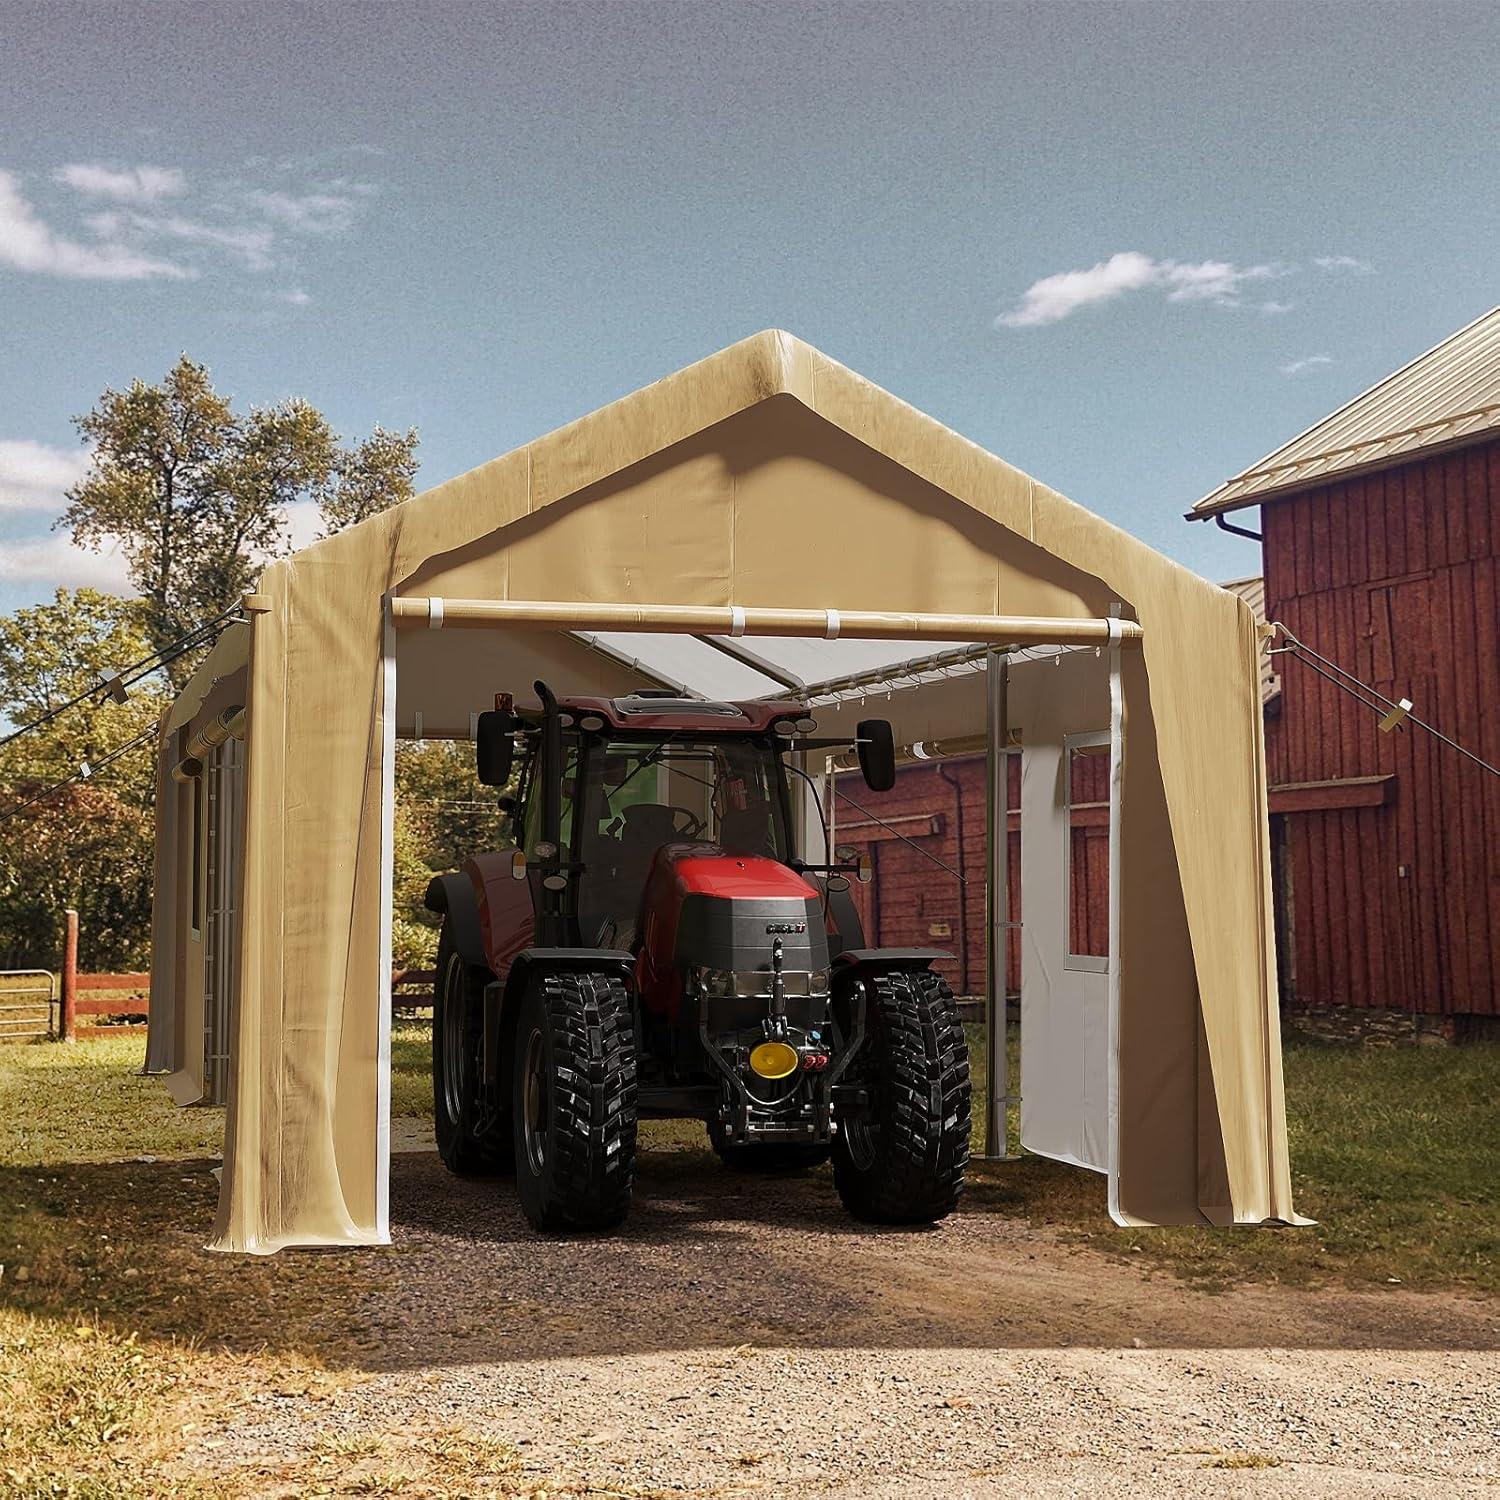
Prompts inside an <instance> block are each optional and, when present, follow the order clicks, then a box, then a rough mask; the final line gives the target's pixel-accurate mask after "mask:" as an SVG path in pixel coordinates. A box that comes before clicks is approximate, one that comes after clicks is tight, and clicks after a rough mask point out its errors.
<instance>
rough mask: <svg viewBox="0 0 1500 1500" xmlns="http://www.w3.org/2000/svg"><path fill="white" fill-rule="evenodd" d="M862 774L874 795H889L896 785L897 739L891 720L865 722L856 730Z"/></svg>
mask: <svg viewBox="0 0 1500 1500" xmlns="http://www.w3.org/2000/svg"><path fill="white" fill-rule="evenodd" d="M855 734H856V736H857V739H858V743H857V745H856V747H855V748H856V753H857V754H858V756H859V770H860V774H861V775H862V776H863V777H864V778H865V785H866V786H867V787H869V789H870V790H871V791H872V792H888V791H890V789H891V788H892V787H893V786H895V784H896V737H895V735H894V734H892V733H891V721H890V720H889V719H861V720H860V721H859V727H858V728H857V729H856V730H855Z"/></svg>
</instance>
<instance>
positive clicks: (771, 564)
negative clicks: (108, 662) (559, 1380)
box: [152, 332, 1292, 1251]
mask: <svg viewBox="0 0 1500 1500" xmlns="http://www.w3.org/2000/svg"><path fill="white" fill-rule="evenodd" d="M393 596H406V597H411V598H424V597H425V598H432V597H438V598H447V599H454V600H458V599H477V600H494V601H520V600H537V601H556V602H558V603H561V604H567V605H569V606H579V605H591V604H592V605H598V604H603V605H613V604H621V605H631V606H637V607H645V608H649V607H654V606H664V607H672V606H700V607H701V606H714V607H728V606H739V607H749V608H751V609H752V610H754V609H799V608H800V609H807V608H813V609H818V610H834V611H840V612H845V613H853V612H856V611H861V610H866V611H898V612H904V613H906V614H916V613H926V614H939V615H941V614H953V615H966V616H972V617H992V616H1031V617H1043V618H1047V619H1052V620H1057V621H1064V622H1067V621H1078V620H1080V619H1093V620H1097V619H1100V618H1103V617H1105V616H1106V615H1107V614H1109V613H1110V611H1111V609H1112V607H1113V606H1120V607H1122V608H1123V612H1124V613H1125V614H1126V615H1127V616H1130V615H1134V617H1135V618H1136V619H1138V620H1139V622H1140V625H1141V628H1142V633H1143V634H1142V639H1141V640H1140V641H1139V643H1137V644H1133V645H1131V646H1130V647H1128V648H1127V649H1126V650H1125V651H1124V652H1123V653H1122V660H1123V665H1122V679H1123V693H1124V722H1125V725H1126V734H1125V743H1126V744H1127V746H1128V750H1127V753H1126V757H1125V763H1124V766H1123V779H1122V784H1123V794H1122V798H1121V844H1122V861H1121V869H1120V874H1121V882H1120V894H1119V901H1120V952H1119V953H1118V955H1117V957H1116V962H1117V963H1118V965H1119V969H1120V976H1121V977H1120V1014H1121V1027H1120V1035H1119V1037H1118V1048H1119V1078H1120V1109H1119V1116H1120V1121H1121V1126H1120V1159H1119V1189H1120V1207H1121V1216H1122V1217H1123V1218H1127V1219H1130V1220H1133V1221H1136V1222H1151V1223H1181V1222H1197V1223H1202V1222H1205V1221H1207V1222H1217V1223H1228V1222H1240V1223H1259V1222H1263V1221H1269V1220H1289V1219H1290V1218H1291V1217H1292V1209H1291V1194H1290V1186H1289V1177H1288V1172H1287V1163H1286V1149H1285V1123H1284V1119H1283V1113H1282V1088H1281V1073H1280V1051H1279V1043H1278V1041H1277V1031H1276V1026H1277V1008H1276V993H1275V965H1274V951H1273V940H1272V929H1271V918H1270V901H1269V875H1268V869H1269V865H1268V851H1267V825H1266V817H1265V779H1264V759H1263V751H1262V745H1261V720H1260V696H1259V685H1258V684H1259V659H1258V649H1259V643H1258V640H1257V635H1256V628H1255V622H1254V620H1253V618H1252V617H1251V615H1250V611H1249V609H1248V608H1247V607H1246V606H1245V605H1244V603H1243V602H1242V601H1240V600H1239V599H1237V598H1236V597H1235V596H1233V595H1231V594H1228V593H1225V592H1224V591H1222V590H1220V589H1217V588H1215V587H1214V586H1213V585H1211V584H1209V583H1207V582H1205V581H1204V580H1202V579H1200V578H1198V577H1197V576H1195V575H1193V574H1191V573H1188V572H1187V571H1185V570H1183V569H1181V568H1179V567H1177V566H1176V565H1175V564H1173V563H1171V562H1170V561H1169V560H1167V559H1166V558H1163V557H1161V556H1160V555H1159V554H1157V553H1155V552H1153V551H1152V550H1151V549H1149V548H1148V547H1146V546H1144V544H1142V543H1140V542H1137V541H1136V540H1134V539H1133V538H1131V537H1129V536H1127V535H1125V534H1124V533H1122V532H1120V531H1118V530H1117V529H1116V528H1114V527H1112V526H1110V525H1108V524H1107V523H1106V522H1104V521H1102V520H1100V519H1099V518H1098V517H1096V516H1094V515H1092V514H1090V513H1089V512H1087V511H1085V510H1083V509H1082V508H1080V507H1079V506H1076V505H1074V504H1072V503H1071V502H1070V501H1068V500H1066V499H1064V498H1063V497H1062V496H1060V495H1058V494H1056V493H1055V492H1053V491H1051V490H1048V489H1046V488H1045V487H1044V486H1042V485H1040V484H1038V483H1037V482H1036V481H1034V480H1032V479H1030V478H1029V477H1027V476H1026V475H1024V474H1022V473H1020V472H1019V471H1018V470H1016V469H1014V468H1011V467H1010V466H1009V465H1007V464H1005V463H1004V462H1003V461H1002V460H1000V459H998V458H996V457H994V456H993V455H991V454H988V453H986V452H984V451H983V450H982V449H980V448H978V447H976V446H975V445H973V444H972V443H969V442H967V441H966V440H965V439H963V438H961V437H959V436H957V435H956V434H954V433H952V432H950V431H949V430H947V429H946V428H943V427H942V426H940V425H939V424H938V423H936V422H933V421H932V420H931V419H930V418H927V417H925V416H923V415H922V414H921V413H919V412H917V411H915V410H914V409H912V408H911V407H909V406H906V405H905V404H904V403H902V402H900V401H899V400H897V399H896V398H894V397H892V396H890V395H888V394H887V393H886V392H884V391H881V390H879V389H878V388H877V387H875V386H872V385H870V384H869V383H868V382H866V381H864V380H862V379H861V378H860V377H859V376H857V375H855V374H853V373H852V372H851V371H849V370H847V369H845V368H843V367H842V366H840V365H838V364H836V363H835V362H834V361H832V360H829V359H827V358H826V357H825V356H823V355H821V354H819V353H818V352H817V351H816V350H814V349H812V348H810V347H809V346H807V345H806V344H803V343H801V342H799V341H798V340H796V339H794V338H792V337H791V336H790V335H787V334H784V333H779V332H768V333H764V334H759V335H756V336H755V337H753V338H751V339H748V340H745V341H744V342H743V343H740V344H737V345H735V346H733V347H732V348H730V349H727V350H725V351H723V352H722V353H720V354H718V355H715V356H713V357H712V358H710V359H707V360H705V361H703V362H701V363H700V364H697V365H694V366H691V367H690V368H688V369H686V370H684V371H681V372H679V373H678V374H676V375H674V376H671V377H669V378H667V379H666V380H663V381H659V382H657V383H656V384H655V385H652V386H649V387H647V388H645V389H643V390H641V391H639V392H636V393H635V394H634V395H632V396H629V397H626V398H624V399H623V400H621V401H618V402H616V403H614V404H613V405H611V406H609V407H606V408H604V409H602V410H601V411H598V412H595V413H593V414H592V415H591V416H588V417H585V418H582V419H581V420H580V421H578V422H575V423H573V424H572V425H571V426H569V427H566V428H563V429H561V430H559V431H558V432H555V433H552V434H550V435H549V436H547V437H544V438H541V439H538V440H537V441H536V442H534V443H531V444H529V445H528V446H527V447H525V448H522V449H518V450H516V451H515V452H513V453H511V454H508V455H506V456H505V457H503V458H499V459H496V460H495V461H493V462H492V463H489V464H486V465H484V466H483V467H481V468H479V469H476V470H474V471H473V472H471V473H469V474H466V475H463V476H461V477H459V478H457V479H455V480H452V481H450V482H449V483H447V484H444V485H441V486H439V487H438V488H437V489H435V490H432V491H429V492H427V493H426V494H424V495H421V496H419V497H417V498H416V499H414V500H412V501H410V502H408V503H407V504H405V505H403V506H400V507H397V508H396V509H395V510H392V511H390V512H387V513H385V514H382V515H380V516H377V517H374V518H372V519H371V520H369V521H367V522H365V523H363V524H361V525H359V526H357V527H353V528H351V529H349V530H348V531H346V532H343V533H340V534H339V535H337V536H335V537H332V538H329V539H327V540H325V541H323V542H320V543H318V544H316V545H315V546H313V547H311V548H309V549H307V550H306V551H304V552H302V553H299V554H297V555H296V556H295V557H293V558H291V559H288V560H287V561H285V562H282V563H278V564H275V565H273V566H272V567H271V568H270V569H268V570H267V573H266V574H265V576H264V578H263V580H262V582H261V585H260V592H259V593H258V594H257V595H256V596H254V598H253V599H252V600H251V601H249V609H250V614H249V620H250V623H249V624H248V626H245V627H238V628H237V629H236V631H235V633H234V636H233V640H232V642H230V643H229V644H225V645H222V646H221V649H220V650H218V651H216V652H215V657H216V658H217V660H215V659H212V658H211V659H210V661H209V662H207V663H205V666H204V668H203V669H202V670H201V671H200V673H199V674H198V677H197V678H195V679H194V681H193V682H192V683H190V684H189V687H188V689H187V690H186V692H185V693H184V695H183V699H182V701H181V702H180V703H179V705H178V706H177V708H176V709H175V710H174V712H173V714H172V716H171V717H170V719H169V720H168V723H167V725H166V732H165V733H164V735H163V742H162V764H163V767H164V768H166V767H168V766H169V763H170V762H171V761H172V759H173V757H174V756H176V755H178V754H179V753H180V749H181V745H182V743H183V740H182V736H183V735H184V734H186V733H189V732H190V731H191V729H192V727H193V725H194V724H195V723H198V722H199V721H200V719H201V718H202V717H203V716H204V715H206V714H208V713H210V712H221V711H222V709H223V707H224V706H225V704H226V702H227V701H229V700H232V699H237V700H241V701H243V703H244V706H245V708H246V716H245V724H246V730H245V732H246V756H245V772H244V774H245V778H246V780H245V814H244V827H243V840H242V842H243V851H242V857H241V858H240V861H239V866H238V869H237V875H236V879H237V883H238V896H237V902H238V909H239V912H240V920H241V932H240V936H239V940H238V960H237V969H236V977H237V990H238V1003H237V1006H236V1013H235V1019H234V1023H233V1038H232V1052H231V1067H230V1085H229V1094H230V1098H229V1118H228V1126H227V1136H226V1153H225V1170H224V1176H223V1190H222V1195H221V1202H220V1214H219V1220H218V1225H217V1230H216V1235H217V1244H218V1246H219V1247H220V1248H226V1249H239V1250H252V1251H267V1250H273V1249H276V1248H279V1247H280V1246H283V1245H292V1244H338V1243H344V1244H359V1243H372V1242H376V1243H378V1242H380V1241H382V1240H383V1239H384V1238H385V1237H386V1235H387V1233H388V1225H387V1206H386V1169H387V1160H386V1157H385V1154H384V1153H385V1139H384V1136H383V1133H382V1132H383V1130H384V1128H385V1125H386V1124H387V1123H388V1108H389V1101H388V1095H387V1094H386V1093H385V1090H386V1089H387V1088H388V1080H386V1079H385V1078H383V1076H382V1075H383V1072H384V1065H385V1062H386V1058H385V1055H384V1048H385V1047H386V1045H387V1043H388V1026H387V1017H388V1012H387V1010H386V1008H385V1006H384V1005H383V994H384V992H385V988H386V983H387V982H388V953H389V949H388V942H389V920H390V919H389V911H388V909H386V908H387V906H388V893H389V861H390V853H389V842H388V838H389V777H390V753H389V747H390V745H391V744H392V743H393V741H394V738H395V737H397V736H411V735H414V734H416V733H418V732H419V731H420V733H422V734H423V735H454V736H461V735H464V734H466V733H467V732H468V727H469V723H470V716H471V715H472V714H473V713H474V712H475V711H477V710H479V709H482V708H485V707H487V706H489V704H490V702H492V700H493V695H494V693H495V692H497V691H511V692H515V693H516V694H517V696H518V697H524V696H527V695H528V694H529V689H530V684H531V682H532V680H533V679H534V678H536V677H544V678H546V680H547V681H548V682H549V684H550V685H551V686H552V687H553V688H554V690H556V691H559V692H605V693H616V692H620V691H627V690H629V689H631V688H633V687H638V686H642V685H648V684H652V683H655V682H657V681H660V680H662V679H667V680H671V681H680V682H681V683H683V684H684V685H685V686H687V687H689V688H690V689H692V690H693V691H696V692H700V693H702V694H704V695H705V696H711V697H747V696H768V695H773V694H780V693H781V692H782V691H783V688H782V685H781V684H779V683H777V682H776V681H775V680H774V676H775V675H784V674H787V673H789V674H791V675H792V676H794V677H795V678H797V679H799V680H800V681H802V682H805V683H821V682H825V681H827V680H828V679H830V678H834V677H841V676H846V675H849V674H853V673H857V672H860V671H862V670H864V669H867V668H871V667H879V666H882V665H887V664H890V663H896V662H904V661H907V660H909V659H911V658H912V657H914V656H922V655H927V654H930V653H935V652H938V651H941V650H943V649H944V647H945V646H959V645H962V644H963V642H962V640H961V639H960V640H957V641H951V642H950V641H933V640H929V639H926V638H925V637H923V638H917V637H915V636H914V635H913V634H912V633H911V632H909V631H906V630H904V629H896V630H894V631H893V638H891V639H882V640H848V639H839V640H814V639H782V638H774V639H773V638H766V637H763V636H751V637H746V638H744V639H742V640H741V641H740V642H738V643H737V644H739V645H740V646H742V647H746V648H748V649H750V650H751V651H754V652H756V653H758V654H759V655H760V656H761V657H763V658H765V659H767V660H768V661H770V662H773V663H775V665H776V669H777V670H776V673H775V674H768V673H765V672H761V671H757V670H756V669H754V668H753V667H749V666H746V665H745V664H743V663H741V662H738V661H735V660H732V659H731V658H729V657H727V656H725V655H723V654H721V652H719V651H718V650H715V649H714V648H713V647H712V646H710V645H707V644H705V643H703V642H702V641H699V640H695V639H692V638H691V637H688V636H683V635H665V634H659V633H656V632H649V633H629V632H626V633H605V634H602V635H598V636H594V637H592V638H585V636H584V635H583V634H582V633H569V632H568V631H566V630H558V629H547V630H543V629H539V628H533V627H529V626H528V627H525V628H517V627H514V626H512V627H508V628H505V629H483V630H480V629H456V628H442V629H428V628H425V627H423V628H417V629H402V630H393V629H392V628H391V626H390V622H389V611H388V608H387V606H386V602H385V601H386V600H387V599H388V598H390V597H393ZM601 646H602V647H603V648H605V649H602V650H601V649H599V647H601ZM632 658H634V659H638V660H639V661H641V662H642V663H644V664H645V667H644V668H632V667H631V666H630V665H629V664H628V660H629V659H632ZM872 692H873V693H875V694H876V696H877V697H878V696H879V694H880V693H881V692H882V689H880V688H878V687H876V688H873V689H872ZM983 698H984V692H983V678H982V676H980V675H975V674H973V673H969V674H967V675H959V676H956V677H951V676H943V675H940V674H929V675H928V677H927V678H926V679H924V680H923V681H922V682H921V684H920V685H919V686H915V687H913V688H912V689H911V690H909V691H905V692H898V693H894V694H893V695H892V697H891V699H890V704H889V708H890V711H891V716H892V717H893V718H894V719H895V720H896V724H897V731H898V738H900V739H902V740H904V741H906V742H910V741H912V740H916V739H928V740H931V739H936V738H941V737H943V736H951V735H956V734H969V733H974V732H977V731H978V730H979V729H981V728H982V726H983V712H982V706H983ZM881 711H882V712H885V711H886V708H885V705H884V703H883V702H882V709H881ZM827 712H828V713H830V714H832V715H834V716H835V717H837V716H838V715H839V714H840V712H841V710H840V709H839V708H838V707H836V706H835V707H831V708H830V709H829V710H827ZM418 715H420V716H421V722H420V725H419V724H418V721H417V716H418ZM820 717H823V714H822V713H820ZM1077 727H1079V728H1082V729H1096V728H1098V727H1099V726H1097V725H1093V724H1089V725H1081V726H1077ZM165 776H166V772H165V769H164V772H163V777H164V779H163V781H162V783H161V784H162V785H163V786H164V787H165V786H166V785H167V783H166V780H165ZM166 796H167V801H168V804H169V805H168V806H167V807H166V808H165V810H164V815H163V817H162V820H161V832H160V833H159V843H158V855H157V915H156V921H155V929H154V932H155V939H156V951H155V955H154V970H153V1006H155V1005H156V1003H157V1002H156V996H157V975H158V974H159V975H160V982H161V988H162V994H163V997H164V998H163V1005H162V1014H163V1017H164V1018H165V1019H164V1020H163V1021H162V1022H161V1024H160V1025H158V1021H157V1019H156V1018H155V1017H153V1038H152V1041H153V1050H154V1053H155V1055H156V1056H157V1058H158V1061H159V1063H160V1065H161V1066H163V1067H168V1068H170V1067H173V1066H177V1067H179V1068H180V1067H181V1066H182V1064H183V1059H182V1056H181V1048H182V1047H183V1046H184V1045H187V1044H186V1043H185V1042H183V1040H182V1038H183V1036H184V1034H185V1032H184V1027H183V1026H182V1024H181V1020H180V1017H181V1015H182V1012H183V1009H184V1006H186V1005H187V1004H189V1003H190V1000H191V997H190V995H188V993H187V990H190V989H191V986H192V984H193V983H195V982H196V981H195V980H194V979H193V977H192V971H191V964H190V962H189V963H188V965H187V967H185V966H184V954H187V955H188V958H189V960H190V959H191V943H192V940H193V934H192V932H191V929H190V924H189V923H188V922H187V920H186V918H185V917H184V916H183V911H184V902H185V900H186V899H187V897H186V895H185V891H186V887H187V885H188V883H189V874H188V871H187V869H186V867H185V864H184V860H185V856H184V853H183V840H182V837H181V825H182V819H183V816H185V815H184V814H183V812H182V807H183V806H184V805H185V804H182V803H181V800H180V796H179V794H177V793H173V792H172V791H171V790H170V789H168V790H167V793H166ZM174 797H177V798H178V800H177V802H175V803H174V802H173V798H174ZM174 807H175V808H176V811H175V812H174ZM383 965H386V966H387V967H386V971H385V972H386V978H385V979H383V978H382V966H383ZM185 974H186V975H187V977H186V978H184V975H185ZM185 987H186V988H185ZM174 996H175V997H176V1000H175V1001H173V1000H172V999H171V998H170V997H174ZM158 1032H160V1033H161V1034H162V1035H163V1036H167V1037H169V1040H167V1041H163V1042H162V1043H161V1044H160V1046H158ZM171 1037H175V1038H176V1041H175V1042H174V1041H172V1040H170V1038H171ZM174 1047H175V1048H176V1049H177V1051H176V1053H173V1049H174ZM168 1054H172V1055H170V1056H169V1055H168Z"/></svg>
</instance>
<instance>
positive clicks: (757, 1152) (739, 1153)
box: [708, 1120, 833, 1176]
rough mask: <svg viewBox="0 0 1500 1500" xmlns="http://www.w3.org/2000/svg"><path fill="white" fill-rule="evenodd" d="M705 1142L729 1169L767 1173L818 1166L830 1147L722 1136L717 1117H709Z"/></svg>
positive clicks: (798, 1170)
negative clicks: (749, 1142)
mask: <svg viewBox="0 0 1500 1500" xmlns="http://www.w3.org/2000/svg"><path fill="white" fill-rule="evenodd" d="M708 1143H709V1145H711V1146H712V1147H713V1148H714V1152H715V1154H716V1155H717V1156H718V1158H719V1160H720V1161H721V1162H723V1163H724V1165H725V1166H726V1167H728V1168H729V1170H730V1171H731V1172H763V1173H765V1174H766V1175H767V1176H775V1175H776V1174H777V1173H780V1172H787V1173H790V1172H807V1171H810V1170H811V1169H812V1168H813V1167H821V1166H822V1165H823V1163H824V1162H825V1161H827V1160H828V1157H829V1154H830V1152H831V1151H832V1150H833V1148H832V1147H831V1146H802V1145H798V1144H797V1143H795V1142H791V1141H767V1142H765V1143H764V1144H762V1145H758V1146H756V1145H747V1144H746V1143H745V1142H743V1141H729V1140H725V1138H724V1127H723V1126H722V1125H720V1124H719V1123H718V1121H717V1120H710V1121H709V1125H708Z"/></svg>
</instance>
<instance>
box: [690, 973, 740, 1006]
mask: <svg viewBox="0 0 1500 1500" xmlns="http://www.w3.org/2000/svg"><path fill="white" fill-rule="evenodd" d="M698 983H699V984H700V985H702V986H703V993H704V994H705V995H710V996H713V997H714V998H715V999H723V998H724V997H725V996H728V995H732V994H734V972H733V970H731V969H699V970H698Z"/></svg>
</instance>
